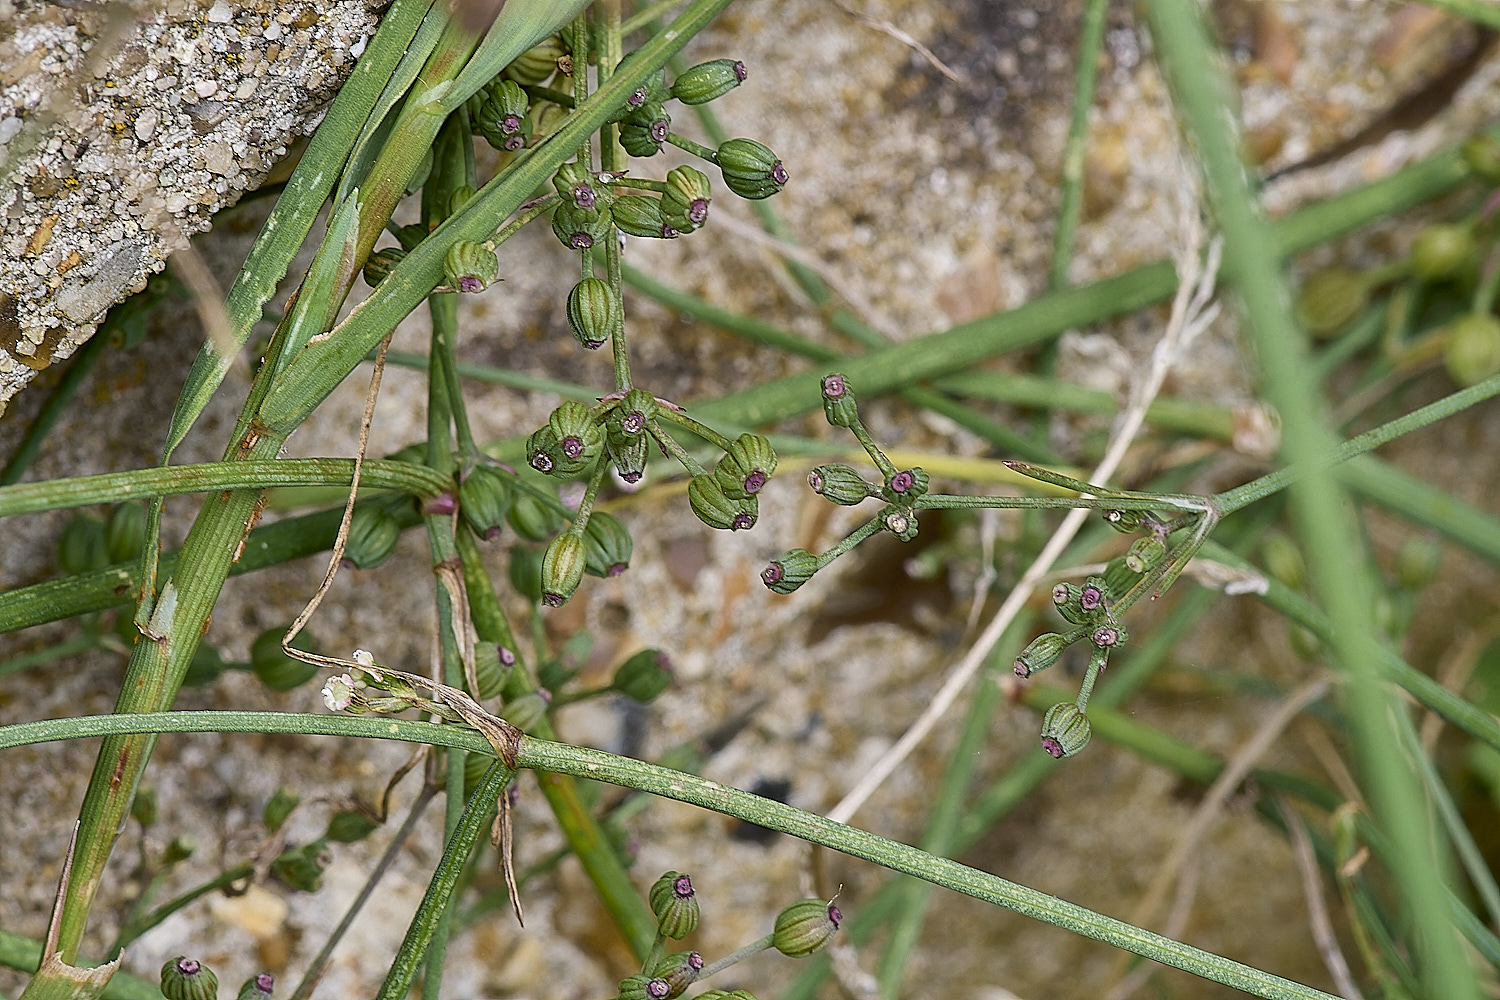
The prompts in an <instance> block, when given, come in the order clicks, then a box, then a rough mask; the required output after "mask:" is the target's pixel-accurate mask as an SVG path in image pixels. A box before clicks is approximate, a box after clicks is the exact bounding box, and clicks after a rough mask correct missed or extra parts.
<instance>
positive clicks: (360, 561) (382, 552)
mask: <svg viewBox="0 0 1500 1000" xmlns="http://www.w3.org/2000/svg"><path fill="white" fill-rule="evenodd" d="M400 540H401V525H399V524H397V523H396V519H395V518H394V517H392V516H391V515H390V513H389V512H388V511H387V510H386V509H385V508H384V507H380V506H377V505H375V504H368V503H364V504H360V505H359V506H358V507H355V508H354V517H353V519H352V520H351V521H350V522H349V540H348V541H347V542H346V543H345V545H344V562H345V563H347V564H348V565H350V566H353V567H354V568H355V569H373V568H375V567H376V566H379V565H380V564H381V563H383V562H385V561H386V560H387V559H389V558H390V557H391V553H392V552H395V551H396V543H397V542H398V541H400Z"/></svg>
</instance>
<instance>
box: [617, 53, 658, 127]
mask: <svg viewBox="0 0 1500 1000" xmlns="http://www.w3.org/2000/svg"><path fill="white" fill-rule="evenodd" d="M636 58H637V53H636V52H627V53H626V54H625V58H624V59H621V60H620V65H619V66H617V67H615V72H616V73H622V72H624V71H625V70H627V69H629V68H630V66H631V64H632V63H633V62H634V61H635V60H636ZM670 96H671V94H670V93H669V92H668V91H667V71H666V70H665V69H657V70H654V71H653V72H651V73H649V74H648V75H647V76H646V79H645V80H643V81H641V83H640V85H639V86H637V87H636V88H635V90H633V91H632V92H631V93H630V96H629V97H627V98H626V99H625V103H624V104H623V105H622V106H621V107H620V108H619V110H618V111H616V112H615V113H614V115H613V116H612V117H611V118H610V119H609V120H610V121H611V122H617V121H620V120H621V119H623V118H624V117H626V116H627V115H629V114H630V113H631V112H633V111H635V110H636V109H637V108H640V107H642V106H644V105H646V104H648V103H650V102H651V101H665V100H666V99H667V98H668V97H670Z"/></svg>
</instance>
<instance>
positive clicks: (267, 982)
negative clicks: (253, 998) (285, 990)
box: [255, 972, 276, 993]
mask: <svg viewBox="0 0 1500 1000" xmlns="http://www.w3.org/2000/svg"><path fill="white" fill-rule="evenodd" d="M275 986H276V977H275V976H273V975H271V974H270V973H269V972H262V973H261V974H260V975H258V976H256V977H255V988H256V989H257V990H259V991H260V992H262V993H270V992H271V990H272V989H274V988H275Z"/></svg>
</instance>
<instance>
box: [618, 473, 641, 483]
mask: <svg viewBox="0 0 1500 1000" xmlns="http://www.w3.org/2000/svg"><path fill="white" fill-rule="evenodd" d="M620 478H621V479H623V480H625V482H627V483H638V482H640V481H641V474H640V473H639V472H622V473H620Z"/></svg>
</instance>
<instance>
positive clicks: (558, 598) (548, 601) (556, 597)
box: [542, 594, 566, 608]
mask: <svg viewBox="0 0 1500 1000" xmlns="http://www.w3.org/2000/svg"><path fill="white" fill-rule="evenodd" d="M564 600H566V599H565V598H564V597H563V595H561V594H543V595H542V603H543V604H545V605H547V607H549V608H560V607H562V606H563V602H564Z"/></svg>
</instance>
